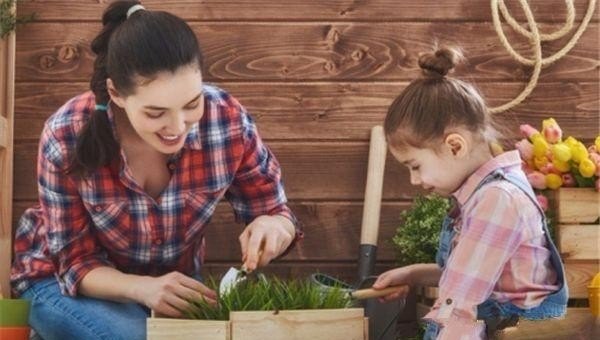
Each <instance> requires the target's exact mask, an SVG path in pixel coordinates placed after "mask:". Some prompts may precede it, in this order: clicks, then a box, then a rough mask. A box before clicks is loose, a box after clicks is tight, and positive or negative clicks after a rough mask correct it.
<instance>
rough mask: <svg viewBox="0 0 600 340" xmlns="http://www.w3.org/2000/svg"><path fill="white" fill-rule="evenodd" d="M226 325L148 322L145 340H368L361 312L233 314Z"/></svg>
mask: <svg viewBox="0 0 600 340" xmlns="http://www.w3.org/2000/svg"><path fill="white" fill-rule="evenodd" d="M229 319H230V320H229V321H207V320H182V319H164V318H149V319H148V320H147V330H148V337H147V338H148V340H163V339H164V340H167V339H169V340H170V339H190V340H191V339H203V340H204V339H208V340H263V339H270V340H278V339H289V340H294V339H298V340H300V339H331V340H336V339H339V340H367V339H368V334H369V331H368V319H367V318H365V317H364V311H363V309H362V308H348V309H326V310H294V311H267V312H262V311H261V312H232V313H231V314H230V318H229Z"/></svg>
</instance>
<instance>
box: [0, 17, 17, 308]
mask: <svg viewBox="0 0 600 340" xmlns="http://www.w3.org/2000/svg"><path fill="white" fill-rule="evenodd" d="M12 10H14V7H13V8H12V9H11V11H12ZM14 109H15V34H14V33H11V34H8V35H7V36H6V37H4V38H2V39H0V119H1V121H0V296H5V297H8V298H9V297H10V295H11V293H10V285H9V273H10V266H11V262H12V252H11V249H12V238H13V228H12V225H11V220H12V215H11V214H12V209H11V206H12V201H13V195H12V192H13V168H14V163H13V162H14V157H13V153H14V143H13V127H14V121H15V111H14Z"/></svg>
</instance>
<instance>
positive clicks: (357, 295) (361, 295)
mask: <svg viewBox="0 0 600 340" xmlns="http://www.w3.org/2000/svg"><path fill="white" fill-rule="evenodd" d="M403 290H406V291H408V286H406V285H402V286H391V287H387V288H383V289H374V288H365V289H359V290H355V291H353V292H350V297H352V298H353V299H358V300H363V299H370V298H376V297H381V296H386V295H389V294H393V293H397V292H401V291H403Z"/></svg>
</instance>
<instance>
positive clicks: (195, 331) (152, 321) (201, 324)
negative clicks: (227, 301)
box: [146, 318, 231, 340]
mask: <svg viewBox="0 0 600 340" xmlns="http://www.w3.org/2000/svg"><path fill="white" fill-rule="evenodd" d="M146 329H147V332H148V335H147V339H148V340H171V339H178V340H196V339H202V340H230V339H231V329H230V323H229V321H212V320H181V319H167V318H148V319H146Z"/></svg>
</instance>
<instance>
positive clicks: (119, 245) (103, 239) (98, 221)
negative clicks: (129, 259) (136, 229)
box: [84, 200, 131, 253]
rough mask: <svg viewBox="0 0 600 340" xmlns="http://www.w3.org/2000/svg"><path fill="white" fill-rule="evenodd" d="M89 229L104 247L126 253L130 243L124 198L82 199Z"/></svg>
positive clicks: (129, 221) (126, 203)
mask: <svg viewBox="0 0 600 340" xmlns="http://www.w3.org/2000/svg"><path fill="white" fill-rule="evenodd" d="M84 205H85V207H86V209H87V211H88V213H89V215H90V219H91V223H92V226H90V227H91V229H92V231H93V233H94V234H95V235H96V237H97V239H98V240H99V241H100V243H101V245H102V246H103V247H104V248H107V249H112V250H116V251H119V252H124V253H126V252H127V251H128V249H129V245H130V243H131V239H130V236H131V235H130V231H131V217H130V214H129V207H128V202H127V201H125V200H115V201H94V200H87V201H86V200H84Z"/></svg>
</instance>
